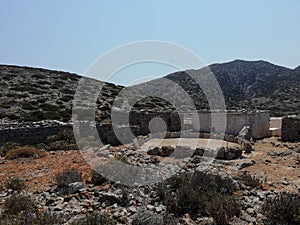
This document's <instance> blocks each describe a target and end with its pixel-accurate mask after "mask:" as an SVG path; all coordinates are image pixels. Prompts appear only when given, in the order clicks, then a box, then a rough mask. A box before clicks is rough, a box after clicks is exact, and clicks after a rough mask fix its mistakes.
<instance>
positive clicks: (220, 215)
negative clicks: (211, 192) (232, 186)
mask: <svg viewBox="0 0 300 225" xmlns="http://www.w3.org/2000/svg"><path fill="white" fill-rule="evenodd" d="M205 205H206V212H207V213H208V214H209V215H211V216H212V217H213V218H214V220H215V222H216V223H217V224H218V225H227V224H228V218H232V217H234V216H238V215H239V214H240V208H241V206H240V202H239V201H238V199H237V198H236V197H234V196H227V195H216V196H215V197H214V198H213V201H207V202H206V204H205Z"/></svg>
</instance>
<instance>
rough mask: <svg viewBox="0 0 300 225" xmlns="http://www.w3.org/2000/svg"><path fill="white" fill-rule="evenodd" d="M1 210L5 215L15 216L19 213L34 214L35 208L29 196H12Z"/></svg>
mask: <svg viewBox="0 0 300 225" xmlns="http://www.w3.org/2000/svg"><path fill="white" fill-rule="evenodd" d="M3 210H4V212H5V214H6V215H17V214H19V213H21V212H26V213H31V212H34V211H35V210H36V207H35V203H34V201H33V200H32V199H31V198H30V197H29V196H25V195H21V194H12V195H11V196H10V197H8V198H7V199H6V200H5V201H4V204H3Z"/></svg>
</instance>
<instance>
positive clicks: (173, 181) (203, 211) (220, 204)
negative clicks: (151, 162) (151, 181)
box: [156, 172, 241, 224]
mask: <svg viewBox="0 0 300 225" xmlns="http://www.w3.org/2000/svg"><path fill="white" fill-rule="evenodd" d="M233 191H234V184H233V182H232V180H231V179H230V178H222V177H220V176H219V175H213V174H208V173H204V172H195V173H193V174H190V173H183V174H179V175H175V176H173V177H171V178H169V179H167V180H166V181H165V182H164V183H161V184H159V185H158V186H157V189H156V192H157V195H158V197H160V199H161V200H162V201H163V202H164V204H165V205H166V206H167V211H168V212H169V213H172V214H174V215H175V216H182V215H184V214H185V213H190V214H191V215H195V214H200V215H203V216H206V215H210V216H213V217H214V219H215V221H216V222H219V223H220V220H222V219H224V218H225V220H224V223H227V222H228V220H229V219H230V218H231V217H233V216H234V215H238V214H239V212H240V208H241V205H240V203H239V201H238V200H237V198H236V197H235V196H234V195H233ZM219 223H218V224H219ZM221 224H223V223H221Z"/></svg>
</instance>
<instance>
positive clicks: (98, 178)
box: [91, 170, 108, 185]
mask: <svg viewBox="0 0 300 225" xmlns="http://www.w3.org/2000/svg"><path fill="white" fill-rule="evenodd" d="M91 181H92V183H93V184H94V185H103V184H105V183H107V182H108V179H106V178H105V177H103V176H102V175H101V174H99V173H98V172H96V171H95V170H91Z"/></svg>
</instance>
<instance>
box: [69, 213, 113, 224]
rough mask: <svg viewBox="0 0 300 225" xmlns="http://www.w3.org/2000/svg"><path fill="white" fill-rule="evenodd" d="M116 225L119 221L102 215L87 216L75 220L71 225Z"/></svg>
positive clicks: (92, 214)
mask: <svg viewBox="0 0 300 225" xmlns="http://www.w3.org/2000/svg"><path fill="white" fill-rule="evenodd" d="M99 224H101V225H115V224H117V221H115V220H113V219H111V218H109V217H108V216H104V215H101V214H100V213H91V214H87V215H86V216H85V217H83V218H81V219H78V220H75V221H74V222H72V223H71V225H99Z"/></svg>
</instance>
